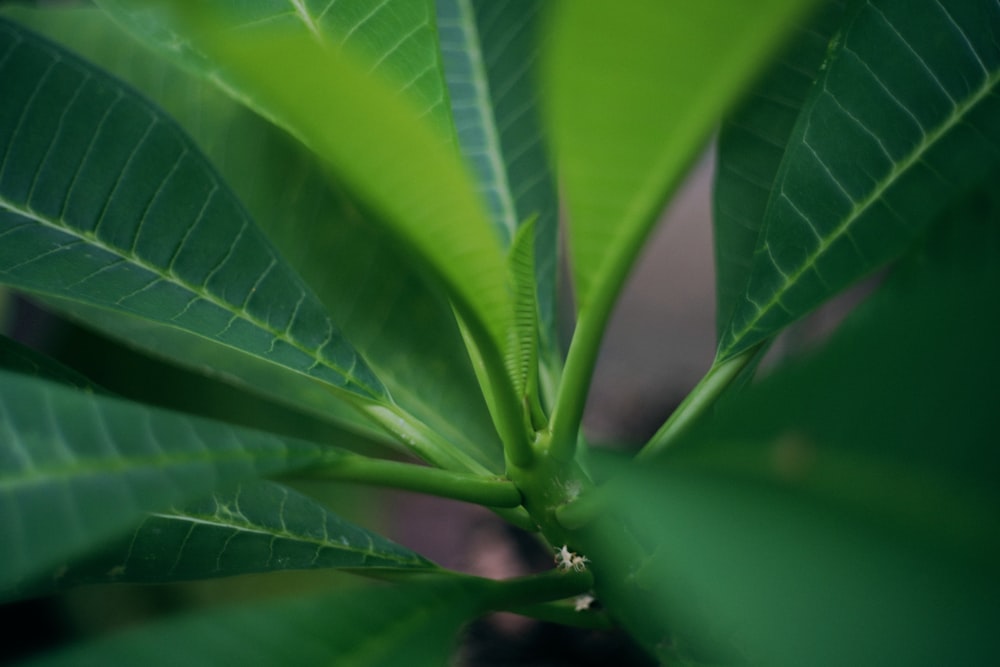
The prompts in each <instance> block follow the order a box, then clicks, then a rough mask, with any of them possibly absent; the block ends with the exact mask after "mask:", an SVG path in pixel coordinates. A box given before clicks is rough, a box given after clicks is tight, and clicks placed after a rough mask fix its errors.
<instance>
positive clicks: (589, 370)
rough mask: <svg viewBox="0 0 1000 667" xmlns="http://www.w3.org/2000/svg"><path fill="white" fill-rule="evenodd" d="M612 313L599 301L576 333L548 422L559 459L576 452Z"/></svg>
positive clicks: (582, 319) (611, 296)
mask: <svg viewBox="0 0 1000 667" xmlns="http://www.w3.org/2000/svg"><path fill="white" fill-rule="evenodd" d="M603 291H608V292H610V290H603ZM616 293H617V292H615V293H611V294H609V298H611V299H613V298H614V296H615V294H616ZM609 313H610V308H601V307H600V304H598V305H597V307H596V308H595V309H594V310H593V311H590V312H589V316H582V317H581V318H580V320H579V321H578V323H577V327H576V331H574V332H573V340H572V341H571V342H570V346H569V353H568V354H567V356H566V366H565V368H564V369H563V374H562V379H561V381H560V382H559V391H558V393H557V398H556V406H555V409H554V410H553V411H552V419H551V420H550V421H549V424H550V425H551V429H552V438H551V445H550V449H549V454H550V455H551V456H552V457H553V458H554V459H556V460H558V461H569V460H570V459H572V458H573V455H574V454H575V453H576V442H577V434H578V432H579V430H580V423H581V422H582V421H583V409H584V407H585V405H586V402H587V393H588V389H589V388H590V381H591V378H592V376H593V374H594V367H595V366H596V364H597V353H598V351H599V350H600V347H601V337H602V336H603V335H604V327H605V325H606V324H607V319H608V314H609Z"/></svg>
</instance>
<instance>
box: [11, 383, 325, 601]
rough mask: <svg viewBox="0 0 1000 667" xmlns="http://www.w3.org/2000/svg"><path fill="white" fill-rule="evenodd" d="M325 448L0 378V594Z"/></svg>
mask: <svg viewBox="0 0 1000 667" xmlns="http://www.w3.org/2000/svg"><path fill="white" fill-rule="evenodd" d="M336 455H337V454H336V453H335V452H334V451H333V450H328V449H323V448H320V447H318V446H316V445H312V444H308V443H304V442H300V441H293V440H290V439H284V438H280V437H277V436H273V435H269V434H265V433H260V432H256V431H250V430H245V429H237V428H233V427H230V426H228V425H225V424H222V423H220V422H211V421H207V420H201V419H195V418H190V417H185V416H182V415H178V414H173V413H168V412H165V411H160V410H153V409H149V408H146V407H143V406H140V405H137V404H132V403H127V402H124V401H120V400H117V399H113V398H108V397H103V396H98V395H95V394H93V393H89V392H81V391H77V390H73V389H70V388H67V387H64V386H62V385H58V384H53V383H49V382H46V381H43V380H39V379H36V378H31V377H27V376H23V375H17V374H11V373H8V372H5V371H0V527H2V531H0V532H2V534H3V535H4V539H3V540H2V542H0V554H2V555H0V562H2V563H3V564H4V566H3V568H0V591H3V593H4V594H5V595H7V594H10V593H11V592H14V590H15V589H16V588H18V587H19V586H22V585H31V583H32V581H31V580H32V579H33V578H35V577H37V576H41V575H42V574H44V573H47V572H53V571H55V570H56V569H57V568H59V566H60V565H61V564H63V563H65V562H68V560H69V559H72V558H74V557H76V556H79V555H80V554H81V553H83V552H84V551H86V550H88V549H92V548H93V547H95V546H97V545H98V544H100V543H102V542H104V541H105V540H107V539H109V538H111V537H113V536H114V535H116V534H117V533H120V532H122V531H124V530H127V529H128V527H129V526H134V525H135V524H136V523H137V522H138V521H139V520H140V519H141V518H142V516H143V515H144V514H145V513H147V512H151V511H159V510H163V509H166V508H168V507H170V506H177V505H182V504H183V503H185V502H189V501H191V500H193V499H195V498H198V497H200V496H204V495H205V494H207V493H210V492H212V491H213V490H215V489H224V488H226V487H228V486H234V485H236V484H238V483H239V482H241V481H243V480H249V479H254V478H256V477H259V476H263V475H269V474H275V473H279V472H282V471H285V470H290V469H295V468H302V467H304V466H307V465H310V464H314V463H319V462H321V461H323V460H324V458H325V457H330V456H336Z"/></svg>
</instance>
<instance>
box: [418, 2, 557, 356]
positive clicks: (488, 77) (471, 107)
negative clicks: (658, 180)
mask: <svg viewBox="0 0 1000 667" xmlns="http://www.w3.org/2000/svg"><path fill="white" fill-rule="evenodd" d="M540 8H541V3H539V2H536V1H535V0H531V1H530V2H510V1H508V0H502V1H490V0H487V1H479V0H438V2H437V27H438V33H439V35H440V40H441V53H442V60H443V65H444V72H445V78H446V81H447V84H448V93H449V97H450V100H451V109H452V117H453V119H454V122H455V130H456V133H457V135H458V143H459V147H460V148H461V150H462V154H463V155H464V157H465V158H466V160H468V161H469V163H470V164H471V165H472V167H473V171H474V173H475V176H476V179H477V183H478V185H479V191H480V193H481V194H482V196H483V197H484V199H485V200H486V202H487V204H488V206H489V209H490V214H491V219H492V221H493V224H494V225H495V226H496V228H497V229H498V231H499V232H500V234H501V238H502V239H503V240H504V243H505V245H507V246H509V245H510V244H511V243H512V242H513V240H514V237H515V235H516V230H517V229H518V227H519V225H522V224H524V222H525V221H526V220H528V219H531V218H532V217H534V218H536V228H535V230H536V231H535V245H536V248H535V275H536V282H537V294H538V310H539V317H540V324H541V326H540V330H541V335H542V343H543V345H544V346H545V347H546V352H545V353H546V354H548V355H553V354H555V352H556V350H555V345H556V331H555V303H556V302H555V289H556V235H557V226H558V218H557V216H558V210H557V209H558V205H557V200H556V192H555V185H554V179H553V177H552V175H551V173H550V169H549V165H548V155H547V152H546V148H545V145H544V143H543V140H542V136H543V135H542V129H541V121H540V118H539V117H538V113H539V109H538V89H537V85H536V81H535V76H534V75H535V68H536V64H537V62H536V61H537V52H538V44H539V36H538V27H539V26H538V24H539V14H540ZM549 361H551V360H549Z"/></svg>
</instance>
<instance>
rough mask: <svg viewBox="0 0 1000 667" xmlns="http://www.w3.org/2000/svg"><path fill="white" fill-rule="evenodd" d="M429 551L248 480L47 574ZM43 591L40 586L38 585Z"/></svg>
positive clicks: (338, 561)
mask: <svg viewBox="0 0 1000 667" xmlns="http://www.w3.org/2000/svg"><path fill="white" fill-rule="evenodd" d="M432 567H433V565H432V564H431V563H429V562H428V561H427V560H425V559H424V558H421V557H420V556H418V555H417V554H415V553H413V552H412V551H410V550H409V549H405V548H403V547H401V546H399V545H398V544H395V543H393V542H391V541H389V540H387V539H386V538H384V537H382V536H380V535H377V534H376V533H372V532H371V531H368V530H365V529H364V528H360V527H358V526H355V525H353V524H351V523H350V522H347V521H345V520H343V519H341V518H340V517H338V516H336V515H335V514H333V513H332V512H330V511H329V510H328V509H326V508H325V507H324V506H323V505H322V504H320V503H319V502H317V501H315V500H313V499H311V498H309V497H308V496H305V495H302V494H301V493H298V492H297V491H294V490H292V489H289V488H288V487H285V486H281V485H279V484H275V483H273V482H266V481H261V482H252V483H248V484H242V485H241V486H239V487H237V488H236V490H235V491H227V492H218V493H214V494H212V495H211V496H210V497H208V498H205V499H202V500H200V501H198V502H196V503H194V504H190V505H186V506H184V507H183V508H182V509H170V510H164V511H161V512H156V513H153V514H149V515H147V516H146V517H145V518H144V519H143V520H142V523H140V524H139V525H138V527H136V528H135V530H134V531H132V532H130V533H128V534H126V535H124V536H123V537H122V538H121V539H119V540H116V541H115V542H114V543H112V544H111V545H109V546H108V547H106V548H105V547H102V548H101V549H100V550H99V551H97V552H96V553H94V554H90V555H88V556H87V557H85V558H83V559H82V560H80V561H77V562H72V563H70V564H69V565H68V567H67V566H64V567H62V568H60V569H59V571H58V572H54V573H52V575H51V576H48V577H44V578H43V579H41V580H40V581H39V584H40V585H39V590H44V589H45V588H48V587H51V588H54V589H59V588H63V587H66V586H74V585H78V584H88V583H111V582H115V583H165V582H171V581H190V580H194V579H206V578H212V577H229V576H234V575H238V574H248V573H254V572H274V571H280V570H307V569H317V568H348V569H358V570H360V569H370V568H379V569H387V568H388V569H412V568H421V569H423V568H432ZM32 592H36V591H32Z"/></svg>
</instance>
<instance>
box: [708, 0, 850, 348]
mask: <svg viewBox="0 0 1000 667" xmlns="http://www.w3.org/2000/svg"><path fill="white" fill-rule="evenodd" d="M844 11H845V7H844V2H842V1H841V0H832V1H828V2H825V3H823V4H822V6H821V7H820V8H819V9H818V10H817V11H816V12H815V14H814V15H812V16H810V18H809V20H808V22H806V23H803V24H802V25H800V26H797V28H796V30H795V33H794V35H793V39H792V41H791V43H789V44H788V45H787V46H786V47H785V49H784V51H783V52H782V54H781V55H780V57H778V58H777V59H776V60H775V61H774V63H773V64H772V66H771V68H770V69H769V70H768V71H767V72H765V74H764V76H763V78H762V79H761V81H760V82H759V83H757V84H756V85H755V86H754V88H753V89H752V90H751V91H750V92H749V93H748V96H747V99H746V100H745V101H744V102H743V103H742V104H741V105H740V106H739V107H738V108H737V109H736V110H735V111H733V113H732V114H730V115H729V116H728V117H727V118H726V121H725V122H724V123H723V125H722V129H721V130H720V132H719V139H718V150H717V153H718V158H717V165H716V175H715V188H714V193H713V197H712V201H713V216H712V222H713V225H714V228H715V235H714V241H715V278H716V280H715V292H716V295H717V298H716V327H717V330H718V337H719V338H721V337H722V332H723V330H724V329H725V327H726V325H727V324H728V323H729V318H730V317H731V316H732V314H733V310H734V309H735V307H736V303H737V301H738V300H739V299H740V297H741V296H742V295H743V292H744V291H745V290H746V283H747V278H748V276H749V275H750V268H751V266H752V263H753V262H752V260H753V252H754V249H755V248H756V247H757V237H758V235H759V233H760V229H761V226H762V224H763V222H764V213H765V211H766V210H767V202H768V199H769V198H770V195H771V188H772V187H773V186H774V178H775V176H776V175H777V173H778V167H779V166H780V164H781V158H782V157H783V156H784V154H785V148H786V147H787V145H788V139H789V137H790V136H791V133H792V129H793V128H794V127H795V121H796V119H797V118H798V114H799V111H800V110H801V109H802V105H803V104H804V103H805V100H806V98H807V96H808V94H809V90H810V88H811V87H812V85H813V82H814V81H815V79H816V76H817V75H818V74H819V71H820V65H821V64H822V63H823V59H824V58H825V57H826V55H827V46H828V44H829V42H830V39H831V38H832V37H833V34H834V32H835V31H836V30H837V29H838V28H839V27H840V25H841V23H842V21H843V17H844Z"/></svg>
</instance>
